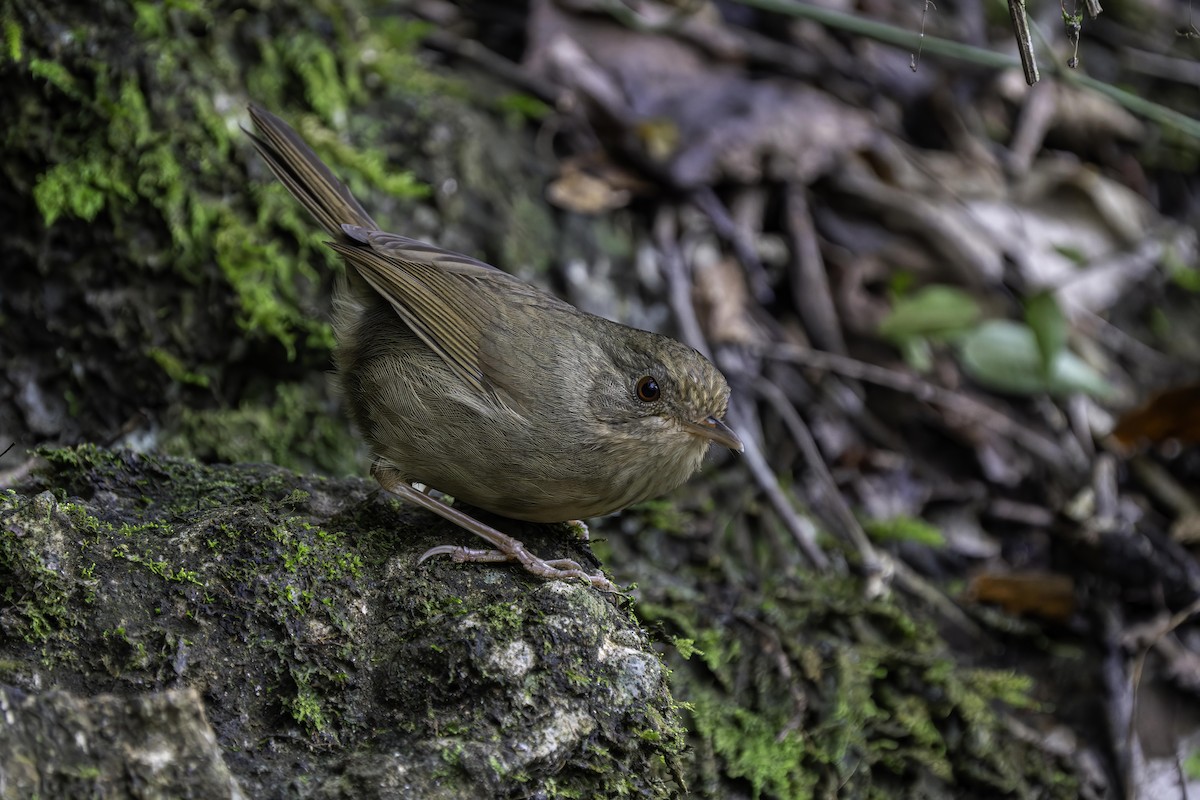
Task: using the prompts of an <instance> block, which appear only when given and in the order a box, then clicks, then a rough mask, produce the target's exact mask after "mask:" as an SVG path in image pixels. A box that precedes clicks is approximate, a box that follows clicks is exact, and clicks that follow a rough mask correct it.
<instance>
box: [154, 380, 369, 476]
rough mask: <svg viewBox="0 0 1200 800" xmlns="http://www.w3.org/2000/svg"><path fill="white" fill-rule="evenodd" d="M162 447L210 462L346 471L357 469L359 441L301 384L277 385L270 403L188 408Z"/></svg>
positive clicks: (345, 472) (249, 402)
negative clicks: (228, 407)
mask: <svg viewBox="0 0 1200 800" xmlns="http://www.w3.org/2000/svg"><path fill="white" fill-rule="evenodd" d="M163 448H164V449H165V450H166V452H168V453H172V454H175V455H191V456H195V457H197V458H202V459H204V460H206V461H221V462H229V463H238V462H254V461H266V462H271V463H275V464H282V465H284V466H291V467H295V468H299V469H312V468H313V466H314V465H317V464H320V465H322V466H323V467H324V468H325V469H328V470H330V471H334V472H339V473H342V474H349V473H352V472H356V471H358V470H359V459H358V455H357V453H358V442H357V440H356V438H355V437H354V436H353V434H351V432H350V431H349V429H348V426H347V425H346V424H345V423H344V422H342V421H341V420H339V419H338V418H337V417H336V416H334V415H333V414H332V413H331V410H330V409H329V408H327V407H325V406H323V405H321V404H319V403H318V401H317V400H316V397H315V393H314V392H312V391H311V390H309V389H308V388H307V387H305V386H303V385H300V384H280V385H278V386H276V387H275V389H274V398H273V399H272V400H269V401H268V403H267V404H259V403H257V402H251V401H245V402H243V403H242V404H241V405H240V406H239V407H237V408H233V409H213V410H203V411H193V410H187V409H185V410H184V411H183V412H182V415H181V417H180V419H179V420H178V421H177V423H176V426H175V433H174V435H172V436H171V437H170V438H168V439H167V440H165V441H164V442H163Z"/></svg>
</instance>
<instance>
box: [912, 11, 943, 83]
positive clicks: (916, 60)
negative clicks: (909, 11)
mask: <svg viewBox="0 0 1200 800" xmlns="http://www.w3.org/2000/svg"><path fill="white" fill-rule="evenodd" d="M930 8H932V9H933V10H934V11H937V6H935V5H934V4H933V0H925V7H924V8H922V9H921V40H920V44H918V45H917V53H916V55H910V56H909V57H908V68H909V69H911V70H912V71H913V72H916V71H917V67H919V66H921V48H922V45H924V44H925V15H926V14H928V13H929V9H930Z"/></svg>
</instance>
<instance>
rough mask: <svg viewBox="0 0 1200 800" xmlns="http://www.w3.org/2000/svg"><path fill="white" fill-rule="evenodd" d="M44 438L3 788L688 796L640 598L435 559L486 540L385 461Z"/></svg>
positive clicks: (9, 614) (17, 609)
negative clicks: (207, 457)
mask: <svg viewBox="0 0 1200 800" xmlns="http://www.w3.org/2000/svg"><path fill="white" fill-rule="evenodd" d="M46 455H47V465H48V466H47V468H46V469H44V470H43V471H41V472H39V473H38V474H37V475H36V476H35V477H34V478H33V479H31V481H30V482H29V483H28V484H27V485H25V486H22V487H19V488H18V489H17V490H16V491H8V492H6V493H4V494H3V495H0V586H2V587H4V588H3V595H2V596H0V664H2V666H3V668H2V670H0V702H2V703H3V708H2V712H3V713H2V714H0V749H3V750H4V751H5V752H9V753H12V754H13V757H11V758H8V759H5V760H4V763H0V787H5V788H4V789H3V790H0V797H5V798H7V797H28V796H32V795H34V794H38V795H40V796H43V797H80V796H105V797H113V796H137V797H239V796H247V797H279V796H312V797H331V798H332V797H446V798H450V797H486V796H509V795H512V794H514V793H516V794H519V795H520V796H538V795H539V794H544V795H547V796H553V795H556V794H557V795H566V796H605V797H610V796H618V795H623V794H633V795H637V796H649V797H667V796H673V795H674V794H676V793H677V792H678V791H679V786H678V783H677V779H676V774H677V772H678V769H679V755H680V752H681V749H682V741H683V734H682V729H681V728H680V725H679V719H678V715H677V712H676V709H675V705H674V702H673V700H672V699H671V696H670V694H669V691H668V688H667V683H666V671H665V669H664V668H663V665H662V662H661V661H660V659H659V657H658V655H657V654H656V653H655V652H654V651H653V650H652V649H651V646H650V642H649V641H648V639H647V637H646V635H645V634H644V632H643V631H642V630H641V629H640V628H639V626H638V624H637V623H636V621H635V620H634V618H633V617H632V615H631V614H630V613H629V612H628V611H627V610H624V609H622V608H621V604H620V601H619V599H617V598H612V597H607V596H605V595H602V594H600V593H598V592H596V591H594V590H593V589H591V588H589V587H584V586H582V585H572V584H566V583H556V582H543V581H539V580H537V579H534V578H532V577H529V576H526V575H525V574H524V573H522V572H519V571H518V570H516V569H513V568H511V567H507V566H494V565H486V566H483V565H456V564H452V563H449V562H448V561H431V562H427V563H425V564H423V565H421V566H419V567H418V566H416V563H415V562H416V557H417V556H418V555H419V554H420V552H422V551H423V550H424V549H425V548H427V547H429V546H431V545H433V544H437V543H440V542H445V541H451V540H453V541H465V537H466V535H465V534H463V533H461V532H460V531H456V530H455V529H453V528H451V527H448V526H447V525H445V524H444V523H442V522H441V521H439V520H435V519H433V518H432V517H430V516H428V515H425V514H424V513H421V512H417V511H414V510H412V509H408V508H404V507H401V506H400V505H399V504H397V503H394V502H392V501H390V500H388V499H387V498H386V496H384V495H382V494H381V493H379V492H377V491H376V490H375V489H374V488H373V487H372V486H371V485H369V484H368V483H366V482H364V481H361V480H353V479H351V480H340V481H335V480H327V479H321V478H314V477H302V476H298V475H295V474H293V473H290V472H288V471H286V470H283V469H279V468H276V467H268V466H253V465H252V466H237V467H207V466H200V465H196V464H194V463H190V462H185V461H178V460H173V459H167V458H159V457H152V456H139V455H134V454H128V453H111V452H108V451H103V450H99V449H95V448H91V447H87V448H80V449H76V450H60V451H52V452H49V453H47V454H46ZM539 532H540V533H541V535H542V538H539V536H538V534H539ZM519 535H521V536H524V537H526V538H527V540H528V543H529V544H530V545H531V546H533V547H534V548H535V549H537V550H539V551H545V552H554V553H555V554H556V555H561V556H566V557H572V558H576V559H579V560H583V561H584V562H585V563H588V559H590V554H589V552H588V551H587V549H586V547H585V546H583V545H582V544H580V543H579V542H577V541H574V540H573V539H572V538H571V534H570V533H569V532H568V531H567V529H566V528H565V527H563V528H549V527H546V526H542V527H541V528H537V527H536V526H535V527H534V528H533V529H531V530H529V531H523V532H520V533H519ZM572 793H581V795H578V794H572Z"/></svg>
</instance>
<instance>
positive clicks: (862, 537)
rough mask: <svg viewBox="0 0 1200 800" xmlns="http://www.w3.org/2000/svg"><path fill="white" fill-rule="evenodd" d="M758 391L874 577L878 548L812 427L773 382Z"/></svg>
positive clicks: (758, 384) (757, 383)
mask: <svg viewBox="0 0 1200 800" xmlns="http://www.w3.org/2000/svg"><path fill="white" fill-rule="evenodd" d="M754 389H755V391H756V392H757V393H758V394H759V395H760V396H761V397H762V398H763V399H765V400H766V401H767V402H768V403H770V404H771V407H772V408H774V409H775V413H777V414H778V415H779V417H780V419H782V420H783V424H784V425H785V426H787V429H788V432H789V433H791V434H792V439H793V440H795V442H796V445H797V446H798V447H799V448H800V452H801V453H803V454H804V460H805V461H806V462H807V463H808V468H809V469H810V470H812V471H813V474H815V475H816V476H817V480H818V481H819V482H820V483H821V485H822V486H823V487H824V490H825V491H824V494H825V497H824V498H823V499H824V500H825V502H827V503H828V504H829V507H830V508H831V509H832V511H833V516H834V522H835V524H836V526H837V527H838V528H841V533H842V536H843V537H845V538H846V539H847V540H849V542H850V544H851V545H852V546H853V547H854V549H855V550H857V551H858V557H859V559H860V561H861V562H862V569H863V572H864V573H866V574H867V575H874V574H876V573H878V572H879V571H880V564H879V556H878V555H877V554H876V552H875V548H874V547H873V546H872V545H871V540H870V539H868V538H867V534H866V532H865V531H864V530H863V528H862V525H860V524H859V522H858V519H857V518H856V517H855V516H854V512H853V511H851V510H850V506H848V505H847V504H846V500H845V498H843V497H842V493H841V492H840V491H839V490H838V486H837V482H836V481H834V479H833V474H832V473H831V472H830V471H829V467H828V466H827V465H826V464H825V458H824V457H823V456H822V455H821V451H820V449H819V448H818V447H817V443H816V440H814V439H813V437H812V432H811V431H809V429H808V425H806V424H805V423H804V420H803V419H802V418H801V417H800V414H798V413H797V412H796V408H795V406H793V405H792V402H791V400H789V399H788V397H787V395H785V394H784V393H783V390H782V389H780V388H779V387H778V386H776V385H775V384H774V383H772V382H771V381H769V380H767V379H765V378H759V379H758V380H756V381H755V382H754Z"/></svg>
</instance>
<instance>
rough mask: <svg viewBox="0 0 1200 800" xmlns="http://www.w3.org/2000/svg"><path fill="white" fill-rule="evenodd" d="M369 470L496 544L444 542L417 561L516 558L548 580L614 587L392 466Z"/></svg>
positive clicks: (386, 484)
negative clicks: (545, 555)
mask: <svg viewBox="0 0 1200 800" xmlns="http://www.w3.org/2000/svg"><path fill="white" fill-rule="evenodd" d="M371 474H372V475H373V476H374V477H375V480H377V481H379V485H380V486H382V487H383V488H384V489H386V490H387V491H389V492H391V493H392V494H394V495H396V496H397V497H400V498H402V499H404V500H407V501H409V502H410V503H414V504H416V505H418V506H420V507H421V508H424V509H426V510H427V511H432V512H433V513H435V514H437V515H438V516H440V517H442V518H443V519H447V520H449V521H450V522H453V523H454V524H455V525H457V526H458V527H460V528H462V529H463V530H466V531H470V532H471V533H473V534H475V535H476V536H478V537H480V538H481V539H484V540H486V541H487V542H488V543H489V544H491V545H492V546H493V547H494V548H496V549H495V550H479V549H475V548H471V547H459V546H454V545H446V544H443V545H438V546H437V547H432V548H430V549H429V550H426V551H425V553H424V554H423V555H422V556H421V557H420V558H419V559H418V560H417V563H418V564H419V563H421V562H422V561H424V560H425V559H427V558H430V557H431V556H437V555H448V556H450V557H451V558H453V559H454V560H455V561H458V562H464V561H479V562H485V563H495V562H500V561H516V562H519V563H520V564H521V566H522V567H524V568H525V569H526V570H527V571H529V572H532V573H533V574H534V575H537V576H538V577H540V578H547V579H550V580H569V579H572V578H577V579H579V580H582V581H586V582H588V583H590V584H591V585H592V586H595V587H596V588H597V589H600V590H601V591H605V592H616V591H618V590H617V587H616V586H614V585H613V583H612V582H611V581H609V580H608V578H606V577H604V575H603V574H601V573H599V572H597V573H595V574H588V573H587V572H585V571H584V569H583V568H582V567H581V566H580V565H579V564H578V563H577V562H575V561H572V560H571V559H569V558H559V559H553V560H550V561H546V560H544V559H541V558H538V557H537V556H535V555H534V554H533V553H531V552H529V549H528V548H526V547H525V545H524V544H522V543H521V542H520V541H518V540H517V539H514V538H513V537H511V536H509V535H507V534H505V533H501V532H500V531H498V530H496V529H495V528H493V527H491V526H489V525H484V524H483V523H482V522H480V521H479V520H477V519H475V518H474V517H472V516H470V515H469V514H465V513H463V512H462V511H460V510H459V509H457V508H453V507H451V506H448V505H446V504H445V503H443V502H441V501H440V500H436V499H434V498H432V497H430V496H429V495H427V494H425V493H424V492H421V491H418V490H416V489H414V488H413V487H412V486H410V485H409V484H408V482H407V481H405V480H404V478H403V477H401V475H400V473H399V472H398V471H397V470H396V469H394V468H392V467H388V466H384V465H382V464H378V463H377V464H375V465H374V466H373V467H371Z"/></svg>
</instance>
